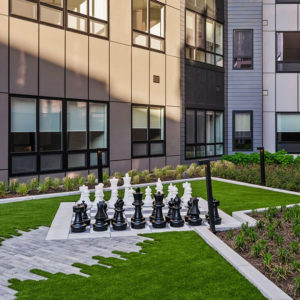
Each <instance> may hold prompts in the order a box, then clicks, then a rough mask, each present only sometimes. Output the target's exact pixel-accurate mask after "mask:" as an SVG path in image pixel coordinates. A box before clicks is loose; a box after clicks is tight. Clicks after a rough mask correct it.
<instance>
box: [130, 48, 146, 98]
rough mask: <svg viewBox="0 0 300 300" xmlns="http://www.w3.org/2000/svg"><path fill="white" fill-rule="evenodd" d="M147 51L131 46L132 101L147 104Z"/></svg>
mask: <svg viewBox="0 0 300 300" xmlns="http://www.w3.org/2000/svg"><path fill="white" fill-rule="evenodd" d="M149 55H150V54H149V51H148V50H144V49H139V48H135V47H133V48H132V102H134V103H142V104H149V68H150V67H149Z"/></svg>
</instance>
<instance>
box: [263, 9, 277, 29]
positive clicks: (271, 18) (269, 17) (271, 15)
mask: <svg viewBox="0 0 300 300" xmlns="http://www.w3.org/2000/svg"><path fill="white" fill-rule="evenodd" d="M275 15H276V13H275V5H272V4H268V5H263V20H264V21H267V22H268V25H266V26H263V30H272V31H275Z"/></svg>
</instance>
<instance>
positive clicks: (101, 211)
mask: <svg viewBox="0 0 300 300" xmlns="http://www.w3.org/2000/svg"><path fill="white" fill-rule="evenodd" d="M105 206H106V207H107V205H106V203H105V201H101V202H98V204H97V207H98V210H97V213H96V216H95V220H96V222H95V224H93V229H94V231H105V230H107V228H108V225H109V222H108V217H107V214H106V211H105Z"/></svg>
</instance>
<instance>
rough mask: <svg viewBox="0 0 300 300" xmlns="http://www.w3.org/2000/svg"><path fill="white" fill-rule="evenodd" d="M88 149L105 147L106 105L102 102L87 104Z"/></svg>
mask: <svg viewBox="0 0 300 300" xmlns="http://www.w3.org/2000/svg"><path fill="white" fill-rule="evenodd" d="M89 106H90V107H89V110H90V118H89V119H90V120H89V122H90V149H99V148H106V147H107V106H106V104H102V103H94V102H93V103H92V102H90V104H89Z"/></svg>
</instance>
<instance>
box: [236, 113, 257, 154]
mask: <svg viewBox="0 0 300 300" xmlns="http://www.w3.org/2000/svg"><path fill="white" fill-rule="evenodd" d="M238 113H249V114H250V130H251V149H245V150H243V149H236V147H235V146H236V144H235V115H236V114H238ZM253 136H254V134H253V110H233V111H232V151H234V152H252V151H253Z"/></svg>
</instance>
